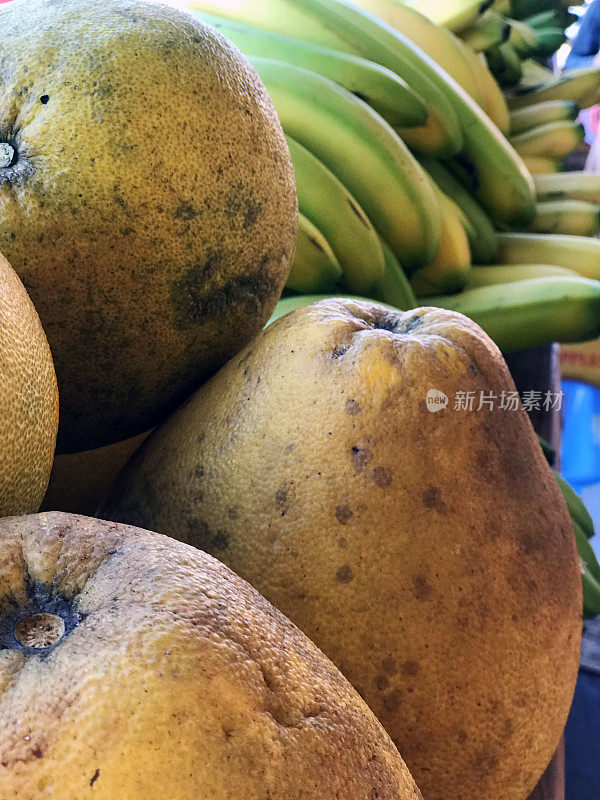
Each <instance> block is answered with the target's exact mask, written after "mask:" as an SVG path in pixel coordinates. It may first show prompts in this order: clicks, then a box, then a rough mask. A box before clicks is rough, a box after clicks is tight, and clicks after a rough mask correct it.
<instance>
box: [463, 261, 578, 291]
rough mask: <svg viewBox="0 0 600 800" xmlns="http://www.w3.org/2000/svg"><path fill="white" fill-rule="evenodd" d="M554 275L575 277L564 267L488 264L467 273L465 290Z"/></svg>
mask: <svg viewBox="0 0 600 800" xmlns="http://www.w3.org/2000/svg"><path fill="white" fill-rule="evenodd" d="M555 275H571V276H573V275H577V273H576V272H573V270H571V269H567V268H566V267H555V266H553V265H551V264H489V265H486V266H474V267H473V269H472V270H471V271H470V272H469V275H468V278H467V282H466V284H465V289H475V288H477V287H479V286H497V285H498V284H501V283H514V282H515V281H526V280H530V279H531V278H550V277H553V276H555Z"/></svg>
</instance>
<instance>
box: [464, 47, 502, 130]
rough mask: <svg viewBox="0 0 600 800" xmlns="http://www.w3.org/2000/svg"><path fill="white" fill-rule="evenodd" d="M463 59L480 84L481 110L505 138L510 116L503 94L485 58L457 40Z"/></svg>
mask: <svg viewBox="0 0 600 800" xmlns="http://www.w3.org/2000/svg"><path fill="white" fill-rule="evenodd" d="M457 42H458V43H459V45H460V48H461V50H462V51H463V53H464V56H465V58H466V59H467V61H468V62H469V64H470V66H471V67H472V69H473V74H474V75H475V78H476V79H477V80H478V82H479V84H480V93H481V94H482V95H483V97H484V102H483V105H482V108H483V110H484V111H485V112H486V114H487V115H488V117H489V118H490V119H491V120H492V122H493V123H494V125H495V126H496V127H497V128H498V130H499V131H500V132H501V133H502V134H504V136H507V135H508V133H509V132H510V116H509V112H508V105H507V104H506V100H505V98H504V93H503V92H502V89H501V88H500V86H499V85H498V82H497V81H496V79H495V78H494V76H493V75H492V73H491V72H490V71H489V69H488V67H487V64H486V63H485V57H484V56H482V55H479V54H478V53H476V52H475V51H474V50H473V48H471V47H469V45H468V44H465V42H463V41H462V39H457Z"/></svg>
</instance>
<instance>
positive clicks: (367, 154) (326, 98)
mask: <svg viewBox="0 0 600 800" xmlns="http://www.w3.org/2000/svg"><path fill="white" fill-rule="evenodd" d="M249 60H250V62H251V63H252V65H253V66H254V68H255V69H256V71H257V72H258V74H259V76H260V78H261V80H262V81H263V83H264V84H265V86H266V88H267V91H268V92H269V95H270V96H271V99H272V101H273V104H274V106H275V108H276V110H277V113H278V114H279V118H280V120H281V124H282V126H283V129H284V131H285V132H286V133H287V134H289V135H290V136H292V137H293V138H294V139H296V141H298V142H300V144H302V145H304V147H306V148H307V149H308V150H310V151H311V152H312V153H314V154H315V155H316V156H317V158H319V159H320V160H321V161H322V162H323V163H324V164H325V166H327V167H329V169H330V170H331V171H332V172H333V174H334V175H336V177H337V178H339V180H340V181H341V182H342V183H343V184H344V185H345V186H346V187H347V188H348V190H349V191H350V192H351V193H352V194H353V195H354V197H356V199H357V200H358V202H359V203H360V204H361V206H362V207H363V208H364V210H365V212H366V213H367V214H368V216H369V218H370V220H371V222H372V223H373V225H374V227H375V229H376V230H377V232H378V233H379V234H380V235H381V236H382V237H383V238H384V239H385V240H386V241H387V242H388V244H389V245H390V247H391V248H392V250H393V251H394V254H395V255H396V256H397V257H398V258H399V259H400V260H401V262H402V263H403V264H405V265H406V266H407V267H408V268H409V269H415V268H416V267H418V266H421V265H423V264H427V263H429V261H430V260H431V259H432V258H433V256H434V255H435V252H436V248H437V246H438V242H439V237H440V229H441V220H440V212H439V208H438V204H437V201H436V197H435V195H434V193H433V191H432V189H431V186H430V181H429V179H428V177H427V175H426V174H425V172H424V171H423V169H422V167H421V166H420V165H419V164H418V163H417V161H415V159H414V158H413V156H412V155H411V154H410V152H409V151H408V149H407V148H406V146H405V145H404V143H403V141H402V140H401V139H400V137H399V136H398V135H397V134H396V133H395V132H394V130H393V129H392V128H391V127H390V126H389V125H388V124H387V123H386V122H385V120H384V119H383V118H382V117H380V116H379V114H377V113H376V112H375V111H373V109H372V108H371V107H370V106H368V105H367V104H366V103H364V102H363V101H362V100H359V99H358V98H357V97H354V95H352V94H350V92H347V91H346V90H345V89H342V87H341V86H338V85H337V84H335V83H333V81H330V80H329V79H327V78H324V77H322V76H321V75H317V73H315V72H311V71H310V70H306V69H304V68H302V67H296V66H295V65H293V64H288V63H286V62H283V61H273V60H271V59H267V58H259V57H255V58H252V57H251V58H250V59H249Z"/></svg>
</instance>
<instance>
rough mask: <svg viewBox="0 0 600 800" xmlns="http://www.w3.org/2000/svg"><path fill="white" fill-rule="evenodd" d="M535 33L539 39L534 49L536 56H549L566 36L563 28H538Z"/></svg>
mask: <svg viewBox="0 0 600 800" xmlns="http://www.w3.org/2000/svg"><path fill="white" fill-rule="evenodd" d="M537 35H538V41H539V44H538V47H537V50H536V51H535V55H536V57H537V58H550V56H551V55H552V54H553V53H556V51H557V50H558V48H559V47H560V46H561V45H562V44H563V43H564V42H565V40H566V38H567V37H566V34H565V32H564V29H563V28H542V29H540V30H538V32H537Z"/></svg>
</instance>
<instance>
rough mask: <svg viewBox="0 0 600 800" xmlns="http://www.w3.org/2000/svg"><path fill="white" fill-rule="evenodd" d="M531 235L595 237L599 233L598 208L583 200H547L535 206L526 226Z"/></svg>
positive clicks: (599, 209) (599, 217)
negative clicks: (533, 214)
mask: <svg viewBox="0 0 600 800" xmlns="http://www.w3.org/2000/svg"><path fill="white" fill-rule="evenodd" d="M527 230H528V231H529V232H531V233H561V234H563V235H565V236H596V235H597V234H598V233H600V206H598V205H596V204H595V203H586V202H585V201H584V200H548V201H543V202H541V203H538V204H537V207H536V214H535V217H534V218H533V220H532V221H531V222H530V223H529V225H528V226H527Z"/></svg>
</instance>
